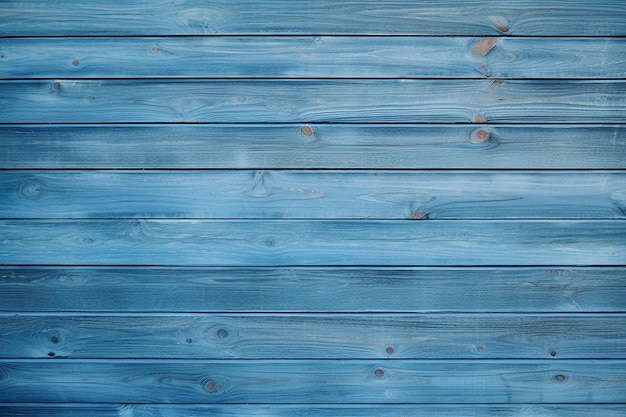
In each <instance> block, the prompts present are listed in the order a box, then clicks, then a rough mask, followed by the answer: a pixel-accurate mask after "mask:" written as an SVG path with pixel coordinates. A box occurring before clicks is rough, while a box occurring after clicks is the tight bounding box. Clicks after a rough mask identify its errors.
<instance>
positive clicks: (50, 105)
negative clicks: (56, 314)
mask: <svg viewBox="0 0 626 417" xmlns="http://www.w3.org/2000/svg"><path fill="white" fill-rule="evenodd" d="M0 107H2V108H3V111H2V113H0V123H118V122H126V123H128V122H132V123H142V122H147V123H150V122H160V123H162V122H163V123H177V122H190V123H200V122H209V123H306V122H335V123H341V122H349V123H363V122H365V123H376V122H380V123H383V122H398V123H402V122H405V123H474V122H480V123H483V122H485V121H487V122H497V123H542V122H544V123H567V122H573V123H623V122H624V121H625V118H624V114H625V113H626V81H624V80H613V81H581V80H577V81H576V80H504V81H503V80H498V79H495V80H215V79H212V80H40V81H30V80H29V81H0ZM309 133H310V132H309ZM305 136H306V134H305ZM311 136H312V135H309V137H311ZM483 140H484V139H483Z"/></svg>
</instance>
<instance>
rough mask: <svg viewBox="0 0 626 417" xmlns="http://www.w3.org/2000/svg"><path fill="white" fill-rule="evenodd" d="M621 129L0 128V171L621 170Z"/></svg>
mask: <svg viewBox="0 0 626 417" xmlns="http://www.w3.org/2000/svg"><path fill="white" fill-rule="evenodd" d="M624 126H625V125H595V126H591V125H543V126H542V125H539V126H537V125H521V126H516V125H498V126H484V125H478V126H473V125H467V126H459V125H445V126H441V125H397V124H393V125H369V124H368V125H332V124H328V125H326V124H313V125H296V126H292V125H286V126H285V125H200V126H194V125H172V126H164V125H139V126H135V125H133V126H124V125H96V126H82V125H70V126H67V125H61V126H46V125H10V126H2V125H0V137H2V140H1V141H0V168H19V169H23V168H27V169H33V168H54V169H72V168H137V169H146V168H236V169H250V168H300V169H302V168H342V169H345V168H369V169H372V168H376V169H381V168H404V169H415V168H435V169H442V168H447V169H450V168H472V169H494V168H504V169H546V168H548V169H559V168H561V169H589V168H597V169H625V168H626V128H625V127H624ZM307 127H308V128H310V129H311V132H309V133H310V134H311V135H310V136H305V135H304V133H303V130H304V131H305V132H308V131H307V129H306V128H307ZM481 130H483V131H484V132H486V133H487V134H486V135H479V134H478V133H480V132H481Z"/></svg>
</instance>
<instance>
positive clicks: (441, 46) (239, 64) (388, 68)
mask: <svg viewBox="0 0 626 417" xmlns="http://www.w3.org/2000/svg"><path fill="white" fill-rule="evenodd" d="M0 50H1V51H2V53H3V59H2V62H3V63H4V64H5V65H4V66H2V67H0V77H2V78H53V77H63V78H102V77H105V78H170V77H171V78H176V77H189V78H195V77H199V78H207V77H215V78H229V79H236V78H268V77H269V78H276V77H280V78H416V77H418V78H484V77H492V78H500V79H501V78H535V79H536V78H587V79H590V78H624V77H625V76H626V39H624V38H510V37H484V38H483V37H444V38H442V37H419V38H416V37H352V36H350V37H343V36H342V37H332V36H309V37H293V36H281V37H271V36H263V37H259V36H252V37H240V36H239V37H191V38H187V37H182V38H181V37H155V38H118V37H115V38H6V39H0ZM469 52H471V53H469Z"/></svg>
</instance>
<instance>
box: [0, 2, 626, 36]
mask: <svg viewBox="0 0 626 417" xmlns="http://www.w3.org/2000/svg"><path fill="white" fill-rule="evenodd" d="M0 15H1V16H3V19H2V20H1V21H0V36H33V35H37V36H40V35H44V36H52V35H55V36H68V35H103V34H104V35H116V36H129V35H165V34H172V35H197V34H210V35H213V34H221V33H224V34H241V33H248V34H259V35H269V34H278V33H281V34H302V33H304V34H326V33H334V34H418V35H423V34H426V35H430V34H433V35H457V34H463V35H478V34H498V33H507V34H511V35H576V36H583V35H594V36H595V35H625V34H626V29H625V28H626V7H625V6H624V4H623V3H622V2H619V1H617V2H616V1H614V0H596V1H595V2H594V3H593V4H590V3H589V2H585V1H581V0H570V1H568V2H567V3H566V4H564V3H563V2H562V1H559V0H522V1H520V0H517V1H511V0H507V1H501V0H499V1H498V0H482V1H480V2H479V1H476V0H472V1H462V0H442V1H438V2H436V3H430V2H428V3H426V2H415V1H412V0H398V1H393V2H380V1H376V0H364V1H359V2H335V1H330V0H325V1H317V2H310V1H302V0H298V1H292V0H269V1H268V0H262V1H261V0H239V1H236V2H233V1H229V0H214V1H211V2H210V3H207V2H205V1H202V0H182V1H177V2H176V3H175V4H172V3H171V2H170V1H166V0H153V1H151V2H149V3H146V2H145V1H142V0H125V1H124V2H100V3H97V4H92V3H85V2H83V1H81V0H64V1H63V2H59V3H54V5H51V4H50V2H49V1H46V0H30V1H28V2H24V1H21V0H7V1H4V2H2V6H1V7H0Z"/></svg>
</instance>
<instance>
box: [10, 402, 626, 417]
mask: <svg viewBox="0 0 626 417" xmlns="http://www.w3.org/2000/svg"><path fill="white" fill-rule="evenodd" d="M0 413H1V414H2V415H3V416H4V417H38V416H42V417H120V416H124V415H132V416H133V417H162V416H168V417H189V416H192V415H193V416H215V417H232V416H237V417H239V416H243V415H245V416H264V417H267V416H273V417H295V416H300V417H309V416H311V417H312V416H315V417H370V416H371V417H381V416H384V417H406V416H412V417H450V416H455V417H519V416H525V417H588V416H590V415H593V416H595V417H623V416H624V414H626V406H624V405H619V404H614V405H611V404H592V405H591V404H559V405H553V404H550V405H539V404H515V405H506V404H502V405H481V404H463V405H455V404H441V405H433V404H419V405H410V404H406V405H396V404H385V405H376V404H367V405H359V404H350V405H342V404H333V405H324V404H299V405H289V404H272V405H263V404H185V405H176V404H120V405H116V404H97V405H96V404H51V403H49V404H15V403H13V404H0Z"/></svg>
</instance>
